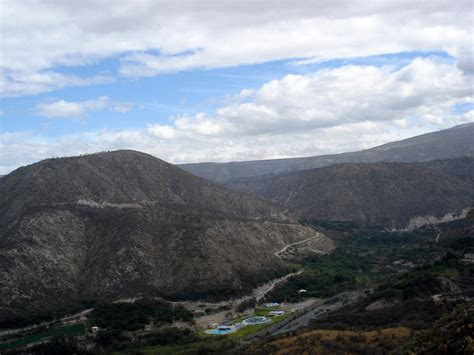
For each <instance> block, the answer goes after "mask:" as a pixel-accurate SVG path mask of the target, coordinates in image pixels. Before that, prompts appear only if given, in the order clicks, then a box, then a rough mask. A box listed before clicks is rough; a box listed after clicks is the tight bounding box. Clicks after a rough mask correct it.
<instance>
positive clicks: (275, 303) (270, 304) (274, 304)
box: [263, 302, 279, 308]
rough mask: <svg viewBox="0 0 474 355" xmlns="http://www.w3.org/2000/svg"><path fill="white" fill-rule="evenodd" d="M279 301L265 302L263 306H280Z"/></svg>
mask: <svg viewBox="0 0 474 355" xmlns="http://www.w3.org/2000/svg"><path fill="white" fill-rule="evenodd" d="M278 305H279V303H277V302H271V303H265V304H264V305H263V307H265V308H273V307H278Z"/></svg>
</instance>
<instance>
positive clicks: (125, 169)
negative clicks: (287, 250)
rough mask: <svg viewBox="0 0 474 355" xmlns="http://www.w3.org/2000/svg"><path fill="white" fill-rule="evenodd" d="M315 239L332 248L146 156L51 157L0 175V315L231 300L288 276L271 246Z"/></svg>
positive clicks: (325, 243)
mask: <svg viewBox="0 0 474 355" xmlns="http://www.w3.org/2000/svg"><path fill="white" fill-rule="evenodd" d="M312 237H314V238H315V241H314V242H315V243H316V244H317V245H318V246H317V247H319V248H320V249H321V250H322V251H330V250H331V249H332V248H333V246H332V241H331V240H329V239H327V238H325V237H324V236H322V235H321V234H320V233H317V232H316V231H314V230H313V229H311V228H310V227H305V226H302V225H299V224H296V223H295V222H294V221H293V220H291V219H290V218H289V217H287V215H286V214H285V212H284V210H283V209H282V208H280V207H278V206H276V205H274V204H272V203H270V202H266V201H263V200H261V199H259V198H257V197H253V196H250V195H247V194H243V193H238V192H234V191H230V190H227V189H226V188H223V187H220V186H217V185H215V184H213V183H211V182H209V181H207V180H204V179H201V178H199V177H196V176H194V175H191V174H189V173H187V172H185V171H184V170H182V169H180V168H177V167H175V166H173V165H171V164H168V163H166V162H164V161H162V160H159V159H157V158H154V157H152V156H150V155H147V154H144V153H139V152H135V151H115V152H108V153H99V154H92V155H87V156H80V157H70V158H59V159H48V160H44V161H41V162H39V163H36V164H33V165H30V166H26V167H22V168H19V169H17V170H16V171H14V172H12V173H11V174H9V175H7V176H5V177H4V178H2V179H1V180H0V299H1V300H2V302H1V303H0V314H2V315H3V316H5V317H6V316H13V315H15V314H17V313H21V314H23V315H24V314H26V313H28V312H30V313H34V312H39V311H45V310H50V309H54V308H58V307H66V306H67V305H69V304H73V303H75V302H80V301H84V300H114V299H117V298H124V297H139V296H163V297H170V298H181V299H191V298H201V297H202V298H212V297H214V298H217V297H220V298H223V297H229V296H231V295H236V294H241V293H243V292H246V291H248V290H249V289H250V288H251V287H253V286H255V285H256V284H258V283H260V282H263V281H266V280H268V279H271V278H273V277H275V276H277V275H278V276H279V275H281V274H283V273H285V272H287V271H288V266H286V264H284V263H283V261H282V260H281V259H280V258H279V257H278V256H276V255H275V252H277V251H278V250H280V249H282V248H284V247H285V246H286V245H287V244H289V243H294V242H297V241H300V240H304V239H308V238H312ZM0 318H1V317H0Z"/></svg>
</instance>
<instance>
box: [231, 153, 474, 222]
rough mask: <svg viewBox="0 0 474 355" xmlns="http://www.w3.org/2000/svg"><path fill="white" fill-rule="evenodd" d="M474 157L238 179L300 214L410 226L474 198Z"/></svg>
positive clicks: (242, 187)
mask: <svg viewBox="0 0 474 355" xmlns="http://www.w3.org/2000/svg"><path fill="white" fill-rule="evenodd" d="M473 176H474V159H472V158H460V159H451V160H442V161H434V162H429V163H411V164H409V163H368V164H340V165H333V166H329V167H324V168H320V169H311V170H304V171H297V172H294V173H289V174H280V175H276V176H263V177H252V178H246V179H244V178H243V179H235V180H231V181H229V182H227V184H226V186H228V187H230V188H233V189H235V190H238V191H245V192H249V193H254V194H256V195H259V196H262V197H265V198H267V199H269V200H271V201H273V202H275V203H278V204H280V205H281V206H284V207H285V208H288V209H289V210H290V211H292V212H293V213H295V214H296V215H298V216H299V217H301V218H307V219H317V220H339V221H354V222H359V223H368V224H378V225H383V226H387V227H406V226H407V225H408V223H409V222H410V220H411V219H412V218H414V217H419V216H433V217H436V218H440V217H443V216H444V215H445V214H448V213H461V212H462V211H463V209H466V208H468V207H469V206H471V204H472V202H473V200H474V184H473V183H472V182H473Z"/></svg>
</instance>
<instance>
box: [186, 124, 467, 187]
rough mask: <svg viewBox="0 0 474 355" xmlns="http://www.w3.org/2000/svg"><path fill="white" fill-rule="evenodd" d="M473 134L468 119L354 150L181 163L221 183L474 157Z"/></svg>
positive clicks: (196, 172) (200, 174) (193, 171)
mask: <svg viewBox="0 0 474 355" xmlns="http://www.w3.org/2000/svg"><path fill="white" fill-rule="evenodd" d="M473 137H474V123H467V124H463V125H459V126H455V127H452V128H450V129H445V130H441V131H438V132H433V133H428V134H423V135H421V136H416V137H412V138H408V139H405V140H402V141H398V142H393V143H388V144H384V145H381V146H378V147H375V148H371V149H367V150H362V151H358V152H353V153H342V154H332V155H321V156H314V157H307V158H290V159H274V160H258V161H243V162H230V163H198V164H183V165H180V167H181V168H183V169H185V170H187V171H189V172H191V173H193V174H195V175H198V176H201V177H204V178H206V179H209V180H212V181H217V182H221V183H222V182H225V181H227V180H230V179H236V178H242V177H252V176H260V175H267V174H281V173H287V172H292V171H298V170H306V169H314V168H320V167H323V166H328V165H334V164H340V163H371V162H423V161H431V160H438V159H451V158H459V157H474V143H473V140H474V138H473Z"/></svg>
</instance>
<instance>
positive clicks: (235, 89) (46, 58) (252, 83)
mask: <svg viewBox="0 0 474 355" xmlns="http://www.w3.org/2000/svg"><path fill="white" fill-rule="evenodd" d="M87 5H88V6H80V4H76V3H75V2H66V3H65V2H60V1H58V2H55V1H48V2H47V3H46V2H39V3H35V4H33V3H26V2H14V1H5V2H2V5H1V6H2V10H3V11H2V12H1V16H2V18H1V20H2V21H1V22H2V26H1V31H2V35H3V36H4V37H5V38H8V41H2V43H1V44H0V45H1V47H2V48H1V50H2V53H5V55H4V56H2V58H1V59H0V87H1V93H2V98H1V115H0V120H1V121H0V139H1V140H0V149H1V150H0V154H1V155H0V174H1V173H7V172H9V171H11V170H13V169H15V168H16V167H18V166H21V165H24V164H28V163H31V162H34V161H37V160H40V159H43V158H47V157H50V156H61V155H74V154H82V153H90V152H94V151H100V150H108V149H125V148H128V149H138V150H143V151H146V152H149V153H151V154H154V155H155V156H158V157H160V158H163V159H165V160H168V161H171V162H176V163H182V162H198V161H229V160H246V159H266V158H279V157H290V156H309V155H318V154H326V153H334V152H342V151H348V150H357V149H363V148H367V147H370V146H373V145H377V144H383V143H386V142H388V141H391V140H396V139H401V138H406V137H409V136H412V135H416V134H421V133H426V132H429V131H434V130H438V129H443V128H447V127H450V126H453V125H456V124H461V123H465V122H471V121H472V120H473V99H472V96H473V95H472V83H473V81H472V80H473V79H472V78H473V76H472V72H473V68H472V67H473V65H472V48H471V46H470V41H472V24H471V22H470V19H469V9H470V4H469V1H460V2H459V3H458V4H457V6H451V5H450V3H449V2H447V1H432V2H426V3H425V2H422V3H420V4H409V3H407V2H405V1H399V2H389V1H387V2H385V1H380V2H378V3H377V4H376V5H370V6H369V5H367V4H366V2H362V1H360V2H358V1H352V2H346V1H336V2H334V4H332V5H331V4H324V5H317V4H311V3H308V2H305V1H301V2H299V1H296V2H295V3H294V4H292V6H291V7H289V5H288V4H282V3H281V2H275V3H274V4H273V6H271V9H272V10H271V11H266V12H262V9H266V10H268V9H269V6H268V5H269V4H268V2H266V1H265V2H259V1H257V2H253V3H252V4H250V3H246V2H228V3H220V2H219V3H216V2H212V1H210V2H204V3H199V4H198V3H197V2H193V1H190V2H186V3H183V4H181V5H177V4H174V3H172V2H169V3H166V2H153V1H143V2H141V3H139V4H136V3H134V2H132V1H125V0H121V1H117V2H114V4H113V5H112V4H111V3H110V2H107V1H97V2H91V3H90V4H87ZM198 5H199V6H198Z"/></svg>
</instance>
